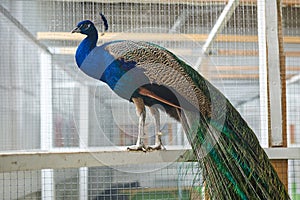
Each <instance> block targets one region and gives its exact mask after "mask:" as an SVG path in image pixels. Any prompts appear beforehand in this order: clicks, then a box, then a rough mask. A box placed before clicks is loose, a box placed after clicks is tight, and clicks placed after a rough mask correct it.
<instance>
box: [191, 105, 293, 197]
mask: <svg viewBox="0 0 300 200" xmlns="http://www.w3.org/2000/svg"><path fill="white" fill-rule="evenodd" d="M193 130H194V131H192V130H191V131H190V133H189V139H190V140H193V142H192V146H193V149H194V151H195V154H196V155H197V159H198V160H199V163H200V164H201V168H202V169H203V172H202V173H203V179H204V181H205V185H206V190H207V191H208V193H209V196H210V197H211V199H217V200H222V199H224V200H225V199H226V200H228V199H233V200H237V199H242V200H247V199H270V200H271V199H272V200H273V199H278V200H287V199H290V198H289V195H288V193H287V191H286V189H285V186H284V185H283V184H282V182H281V181H280V179H279V177H278V175H277V173H276V172H275V170H274V168H273V166H272V165H271V163H270V161H269V159H268V156H267V155H266V153H265V152H264V150H263V149H262V148H261V146H260V144H259V141H258V139H257V138H256V136H255V134H254V133H253V131H252V130H251V129H250V128H249V126H248V125H247V123H246V122H245V121H244V120H243V118H242V117H241V116H240V114H239V113H238V112H237V111H236V110H235V109H234V108H233V106H232V105H231V104H230V103H229V102H228V101H226V115H225V119H224V121H222V124H220V121H218V120H217V121H216V120H214V119H204V118H202V119H201V120H200V123H199V124H198V127H197V128H194V129H193ZM218 133H219V134H218ZM194 134H196V136H195V135H194ZM212 138H213V139H212ZM199 152H200V154H199Z"/></svg>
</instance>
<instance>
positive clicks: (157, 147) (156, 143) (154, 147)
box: [148, 106, 166, 150]
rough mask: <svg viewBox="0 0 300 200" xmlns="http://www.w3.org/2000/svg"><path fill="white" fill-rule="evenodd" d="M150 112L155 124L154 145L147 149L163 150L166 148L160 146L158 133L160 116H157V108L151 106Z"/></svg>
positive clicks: (159, 134) (160, 134)
mask: <svg viewBox="0 0 300 200" xmlns="http://www.w3.org/2000/svg"><path fill="white" fill-rule="evenodd" d="M149 109H150V112H151V114H152V116H153V117H154V124H155V145H154V146H149V147H148V149H151V150H165V149H166V148H165V147H164V145H163V144H162V141H161V136H162V132H160V115H159V110H158V108H157V107H155V106H152V107H149Z"/></svg>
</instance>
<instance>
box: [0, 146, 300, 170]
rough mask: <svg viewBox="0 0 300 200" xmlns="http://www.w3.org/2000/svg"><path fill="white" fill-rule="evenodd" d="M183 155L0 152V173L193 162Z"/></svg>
mask: <svg viewBox="0 0 300 200" xmlns="http://www.w3.org/2000/svg"><path fill="white" fill-rule="evenodd" d="M265 151H266V153H267V155H268V156H269V158H270V159H272V160H277V159H296V160H299V159H300V148H267V149H265ZM185 154H188V155H192V150H191V149H187V148H182V146H167V150H166V151H153V152H146V153H145V152H129V151H126V147H114V148H105V147H102V148H101V147H99V148H90V149H89V150H80V149H68V150H62V149H60V150H54V149H52V150H51V152H45V151H32V152H29V151H26V152H25V151H23V152H2V153H1V154H0V172H1V173H3V172H12V171H28V170H40V169H65V168H79V167H96V166H117V165H128V164H141V163H143V164H147V163H164V162H189V161H194V159H193V158H192V157H189V158H186V156H185Z"/></svg>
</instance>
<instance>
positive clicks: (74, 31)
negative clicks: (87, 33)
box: [71, 27, 81, 33]
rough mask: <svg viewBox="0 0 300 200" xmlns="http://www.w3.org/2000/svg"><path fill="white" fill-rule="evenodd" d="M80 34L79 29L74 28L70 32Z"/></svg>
mask: <svg viewBox="0 0 300 200" xmlns="http://www.w3.org/2000/svg"><path fill="white" fill-rule="evenodd" d="M80 32H81V30H80V28H79V27H75V28H74V29H73V30H72V31H71V33H80Z"/></svg>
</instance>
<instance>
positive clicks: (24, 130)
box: [0, 0, 300, 199]
mask: <svg viewBox="0 0 300 200" xmlns="http://www.w3.org/2000/svg"><path fill="white" fill-rule="evenodd" d="M226 3H227V1H214V0H211V1H209V0H185V1H171V0H169V1H168V0H166V1H152V2H151V1H142V0H136V1H123V2H121V1H120V2H119V1H108V0H103V1H79V0H78V1H77V0H74V1H60V0H45V1H38V0H37V1H35V0H32V1H26V2H25V1H15V0H12V1H8V0H1V1H0V5H1V12H0V27H1V31H0V38H1V40H0V45H1V49H2V51H1V53H0V65H1V73H0V94H1V95H0V101H1V105H0V112H1V114H0V132H1V134H0V151H15V150H25V151H26V150H35V149H38V150H39V149H44V148H43V147H45V146H46V147H48V150H49V151H51V150H52V149H56V148H61V149H72V148H87V149H88V148H92V147H103V146H114V147H118V146H129V145H132V144H134V143H135V140H136V135H137V122H138V118H137V116H136V114H135V108H134V106H133V105H132V104H129V103H128V102H126V101H125V100H122V99H121V98H119V97H117V96H116V95H115V94H113V93H112V92H111V91H110V89H109V88H108V87H107V86H106V85H104V84H103V83H100V82H99V81H95V80H93V79H91V78H88V77H86V76H85V75H84V74H83V73H82V72H80V70H79V69H78V68H77V67H76V64H75V61H74V52H75V49H76V47H77V45H78V43H79V42H80V40H81V39H82V38H80V36H70V34H69V32H70V31H71V30H72V29H73V27H74V26H75V25H76V24H77V22H79V21H81V20H83V19H90V20H93V21H94V22H95V23H96V26H97V28H98V30H99V31H102V30H103V28H102V24H101V21H100V18H99V14H98V13H99V12H100V11H101V12H102V13H104V14H105V16H106V17H107V19H108V21H109V30H108V32H107V36H109V37H111V38H112V39H119V38H118V37H123V38H126V37H134V36H137V33H138V34H140V35H139V38H141V39H144V40H150V41H152V42H155V43H157V44H159V45H162V46H164V47H167V48H169V49H171V50H172V51H173V52H175V54H176V55H179V56H180V57H182V58H183V59H184V60H186V61H188V62H189V63H191V64H195V63H197V62H198V61H199V57H201V56H203V54H201V48H202V46H203V45H204V43H205V39H206V38H207V36H208V35H209V33H210V32H211V30H212V28H213V27H214V25H215V23H216V22H217V20H218V18H219V16H220V15H221V13H222V11H223V9H224V7H225V6H226ZM282 9H283V32H284V42H285V43H284V49H285V55H286V66H287V67H286V74H287V79H288V80H287V116H288V120H287V128H288V144H289V146H291V147H292V146H293V147H298V146H299V143H300V137H299V134H298V131H299V125H300V124H299V106H298V105H299V102H298V101H299V100H298V99H300V98H299V95H298V91H299V86H300V81H299V80H300V79H299V78H298V77H299V64H298V63H299V61H300V60H299V55H300V54H299V49H300V46H299V35H300V34H299V32H300V27H299V26H300V23H299V20H300V19H299V13H300V12H299V1H297V0H294V1H293V0H292V1H283V7H282ZM257 12H258V11H257V2H256V1H252V0H249V1H241V2H240V4H239V6H238V7H237V8H236V9H235V10H234V12H233V14H232V16H231V17H230V19H229V20H228V22H227V23H226V24H225V26H224V28H223V29H222V30H221V31H220V32H219V33H218V34H217V38H216V39H215V40H214V42H213V43H212V44H211V46H210V48H209V50H208V51H207V52H206V53H207V54H208V55H209V59H210V60H209V62H210V64H209V65H206V67H205V66H204V67H203V66H201V67H200V72H201V73H202V74H203V75H204V76H205V77H206V78H208V79H209V80H210V81H212V82H213V83H214V84H215V85H217V86H218V87H219V89H220V90H221V91H222V92H223V93H224V94H225V95H226V97H228V98H229V100H230V101H231V102H232V104H233V105H234V106H235V107H236V108H237V109H238V110H239V112H240V113H241V114H242V116H243V117H244V118H245V119H246V121H247V122H248V123H249V125H250V126H251V127H252V128H253V129H254V131H255V133H256V134H257V135H258V137H259V138H260V139H262V140H267V136H266V135H264V133H265V132H266V131H267V130H268V127H267V125H266V127H261V123H260V116H261V115H262V112H261V110H262V109H263V107H262V105H261V104H260V102H261V101H260V100H261V99H260V98H261V97H260V93H259V90H260V82H259V76H261V74H259V62H258V60H259V59H258V56H259V55H258V53H259V52H258V51H259V47H258V40H257V31H258V24H257ZM144 33H150V36H149V35H147V36H149V37H150V39H149V38H147V36H144V35H143V34H144ZM114 34H115V35H114ZM164 34H168V36H167V38H166V37H164ZM176 34H179V35H181V39H180V38H179V39H178V38H176V37H177V36H178V35H176ZM195 35H196V36H197V37H196V36H195ZM107 36H104V37H101V38H99V41H98V45H100V44H103V43H104V42H106V41H108V40H109V39H107ZM155 36H157V37H155ZM188 36H191V37H194V38H193V39H191V40H187V39H186V38H187V37H188ZM182 38H183V39H182ZM201 38H204V39H201ZM45 49H46V50H45ZM41 51H42V52H46V54H47V55H49V56H50V59H48V60H41V58H43V57H41ZM199 55H200V56H199ZM44 62H46V63H48V64H50V65H51V71H52V73H51V76H52V78H51V81H50V82H46V84H48V83H49V84H51V86H50V88H51V93H48V97H49V99H50V100H49V101H50V103H51V104H52V105H51V107H47V105H43V102H45V101H44V99H41V97H42V95H41V94H42V92H43V91H41V82H42V81H45V80H42V79H41V73H42V72H41V69H42V68H43V66H42V65H43V63H44ZM207 66H208V67H207ZM49 92H50V91H49ZM49 101H48V102H49ZM44 108H46V113H45V112H44V110H43V109H44ZM47 108H48V109H47ZM42 111H43V112H42ZM147 112H148V113H149V111H147ZM161 117H162V122H163V123H162V127H161V128H162V132H163V133H164V135H163V138H162V140H163V143H164V144H167V145H169V146H172V145H181V146H186V145H187V141H186V139H185V136H184V135H183V134H182V130H181V127H180V125H179V124H178V123H177V122H175V121H174V120H172V119H170V118H168V117H167V116H166V115H165V114H163V113H161ZM41 119H43V123H46V124H43V123H41ZM47 119H51V120H48V121H47ZM153 123H154V122H153V119H151V118H150V117H147V121H146V124H147V126H146V132H147V133H148V138H147V142H148V143H149V144H153V143H154V135H153V133H154V125H153ZM48 126H49V127H50V128H49V127H48ZM41 129H43V130H44V129H47V131H48V132H49V133H50V135H48V137H46V138H41ZM45 143H46V144H47V145H45ZM44 150H45V149H44ZM184 168H189V169H190V170H189V171H188V172H184V170H183V169H184ZM128 169H134V170H137V171H142V170H145V169H146V171H147V172H145V173H133V172H132V170H131V171H129V172H128ZM151 169H155V171H152V170H151ZM288 172H289V173H288V174H289V176H288V182H289V193H290V194H291V197H292V198H293V199H297V198H300V197H299V195H300V182H299V180H300V179H299V174H300V163H299V160H289V162H288ZM194 174H198V167H197V166H196V165H195V164H193V163H172V164H168V165H162V166H161V165H160V164H155V163H154V164H151V165H147V166H146V165H143V164H141V165H134V166H133V165H125V166H121V167H120V166H118V167H115V166H107V167H97V168H96V167H95V168H89V169H84V168H81V169H61V170H51V169H50V170H49V171H18V172H10V173H1V174H0V177H1V178H0V182H1V184H0V185H1V186H0V188H1V189H0V198H1V199H41V198H42V199H47V198H49V199H51V198H56V199H79V198H81V199H189V198H192V197H193V198H194V199H197V198H198V199H199V198H200V196H197V195H201V187H202V185H201V184H200V185H195V182H196V181H195V180H194V179H201V177H196V178H194V177H193V175H194ZM200 182H201V181H200ZM47 195H49V196H47Z"/></svg>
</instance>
